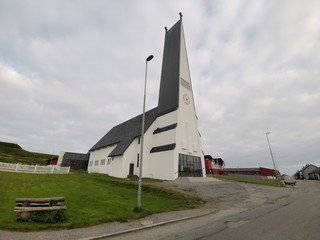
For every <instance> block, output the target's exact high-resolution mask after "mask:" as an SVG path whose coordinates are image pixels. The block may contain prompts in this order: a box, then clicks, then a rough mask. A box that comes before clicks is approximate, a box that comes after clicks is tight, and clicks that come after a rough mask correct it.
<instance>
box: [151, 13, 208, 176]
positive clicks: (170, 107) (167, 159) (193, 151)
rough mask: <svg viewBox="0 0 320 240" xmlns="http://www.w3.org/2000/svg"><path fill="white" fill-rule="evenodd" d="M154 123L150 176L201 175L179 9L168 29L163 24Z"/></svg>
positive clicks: (202, 173)
mask: <svg viewBox="0 0 320 240" xmlns="http://www.w3.org/2000/svg"><path fill="white" fill-rule="evenodd" d="M155 124H156V126H157V130H156V131H155V133H154V135H153V138H152V139H153V141H152V145H153V147H152V149H151V154H150V162H149V167H150V169H149V170H150V171H151V172H153V175H154V176H153V177H154V178H159V179H176V178H177V177H185V176H190V177H204V176H205V165H204V156H203V153H202V146H201V136H200V133H199V131H198V119H197V116H196V111H195V103H194V96H193V91H192V84H191V77H190V70H189V63H188V56H187V49H186V43H185V37H184V30H183V22H182V14H181V13H180V20H179V21H178V22H177V23H176V24H175V25H174V26H173V27H171V28H170V29H169V30H168V29H167V28H166V33H165V43H164V51H163V60H162V71H161V82H160V91H159V101H158V117H157V119H156V123H155ZM166 169H167V170H166ZM157 172H158V173H159V175H158V174H157Z"/></svg>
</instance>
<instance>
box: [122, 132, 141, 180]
mask: <svg viewBox="0 0 320 240" xmlns="http://www.w3.org/2000/svg"><path fill="white" fill-rule="evenodd" d="M138 139H139V138H136V139H134V140H133V142H132V143H131V144H130V146H129V147H128V148H127V150H126V151H125V153H124V154H123V167H122V169H123V171H122V173H121V174H122V176H123V177H127V176H128V175H129V168H130V163H133V164H134V168H133V171H134V172H133V174H134V175H137V176H138V175H139V168H138V167H137V158H138V153H139V152H140V144H138Z"/></svg>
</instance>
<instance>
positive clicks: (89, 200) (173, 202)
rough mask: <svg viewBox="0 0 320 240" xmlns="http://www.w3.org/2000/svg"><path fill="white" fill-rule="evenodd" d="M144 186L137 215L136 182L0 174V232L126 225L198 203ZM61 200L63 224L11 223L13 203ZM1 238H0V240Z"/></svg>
mask: <svg viewBox="0 0 320 240" xmlns="http://www.w3.org/2000/svg"><path fill="white" fill-rule="evenodd" d="M150 184H151V183H148V184H147V183H145V184H144V185H143V187H142V209H143V210H142V211H140V212H137V211H133V209H134V208H135V207H136V204H137V192H138V185H137V181H135V182H132V181H128V180H123V179H117V178H113V177H109V176H107V175H105V174H88V173H86V172H73V173H70V174H28V173H10V172H1V171H0V193H1V194H0V202H1V204H0V213H1V214H0V229H11V230H20V231H21V230H29V231H35V230H43V229H49V228H60V229H61V228H76V227H83V226H90V225H94V224H99V223H105V222H111V221H120V222H123V221H127V220H129V219H137V218H141V217H144V216H147V215H149V214H153V213H159V212H167V211H175V210H181V209H189V208H194V207H197V206H199V205H200V204H202V203H203V202H202V201H201V199H200V198H198V197H195V196H191V195H186V194H182V193H179V192H174V191H172V190H168V189H164V188H159V187H155V186H152V185H150ZM31 197H36V198H42V197H65V199H66V201H65V205H66V206H67V208H68V209H67V211H66V214H67V221H66V222H63V223H55V224H49V223H47V224H44V223H34V222H17V221H16V218H17V217H18V216H19V214H18V213H14V212H13V208H14V206H15V199H16V198H31ZM0 238H1V237H0Z"/></svg>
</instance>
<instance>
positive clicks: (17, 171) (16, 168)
mask: <svg viewBox="0 0 320 240" xmlns="http://www.w3.org/2000/svg"><path fill="white" fill-rule="evenodd" d="M18 165H19V163H17V164H16V170H15V171H16V172H18Z"/></svg>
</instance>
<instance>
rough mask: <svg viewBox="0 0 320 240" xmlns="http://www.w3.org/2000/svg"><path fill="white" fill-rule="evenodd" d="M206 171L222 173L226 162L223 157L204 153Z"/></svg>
mask: <svg viewBox="0 0 320 240" xmlns="http://www.w3.org/2000/svg"><path fill="white" fill-rule="evenodd" d="M204 161H205V166H206V173H209V174H210V173H212V174H220V173H221V169H223V167H224V165H225V163H224V161H223V160H222V158H213V157H211V155H204Z"/></svg>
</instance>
